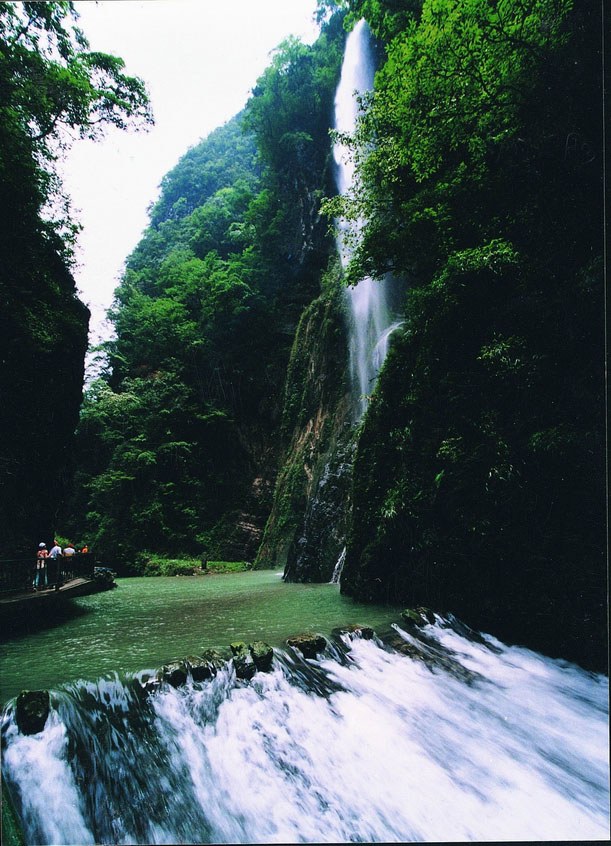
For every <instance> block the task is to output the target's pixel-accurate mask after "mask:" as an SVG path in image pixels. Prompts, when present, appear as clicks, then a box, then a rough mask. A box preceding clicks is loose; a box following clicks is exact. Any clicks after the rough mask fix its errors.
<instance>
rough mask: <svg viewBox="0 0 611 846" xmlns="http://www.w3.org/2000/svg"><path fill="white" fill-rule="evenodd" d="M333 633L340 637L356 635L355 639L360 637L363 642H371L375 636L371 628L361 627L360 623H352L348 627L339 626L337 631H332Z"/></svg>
mask: <svg viewBox="0 0 611 846" xmlns="http://www.w3.org/2000/svg"><path fill="white" fill-rule="evenodd" d="M334 632H337V633H338V634H340V635H344V634H353V635H357V637H361V638H363V640H371V639H372V637H373V636H374V634H375V632H374V630H373V629H372V628H371V626H361V625H360V623H353V624H351V625H349V626H341V627H340V628H338V629H334Z"/></svg>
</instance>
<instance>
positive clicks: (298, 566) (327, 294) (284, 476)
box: [256, 266, 353, 581]
mask: <svg viewBox="0 0 611 846" xmlns="http://www.w3.org/2000/svg"><path fill="white" fill-rule="evenodd" d="M347 348H348V347H347V343H346V328H345V314H344V297H343V293H342V290H341V286H340V282H339V268H338V267H337V266H333V267H332V268H331V269H330V270H329V271H328V273H327V274H326V276H325V279H324V281H323V293H322V294H321V295H320V297H318V298H317V299H316V300H314V301H313V302H312V303H311V304H310V305H309V306H308V308H307V309H306V310H305V311H304V313H303V315H302V318H301V321H300V323H299V327H298V329H297V333H296V336H295V341H294V344H293V349H292V353H291V358H290V362H289V368H288V373H287V382H286V388H285V403H284V413H283V425H282V430H283V434H284V442H285V444H286V447H285V450H284V457H283V460H282V461H281V464H280V466H281V468H282V469H281V471H280V473H279V476H278V479H277V482H276V489H275V493H274V501H273V507H272V511H271V514H270V517H269V519H268V521H267V525H266V528H265V534H264V537H263V542H262V544H261V547H260V549H259V553H258V555H257V560H256V566H257V567H284V569H285V578H286V579H287V580H290V581H329V580H330V579H331V576H332V575H333V570H334V567H335V564H336V563H337V560H338V557H339V555H340V553H341V551H342V548H343V545H344V538H345V531H346V527H347V520H348V515H349V511H350V483H351V468H352V451H353V435H352V424H351V422H350V397H349V390H348V375H347Z"/></svg>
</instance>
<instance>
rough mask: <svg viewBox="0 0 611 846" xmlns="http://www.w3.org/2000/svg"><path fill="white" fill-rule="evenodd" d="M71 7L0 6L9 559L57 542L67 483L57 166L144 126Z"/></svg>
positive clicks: (82, 345)
mask: <svg viewBox="0 0 611 846" xmlns="http://www.w3.org/2000/svg"><path fill="white" fill-rule="evenodd" d="M75 20H76V14H75V12H74V9H73V6H72V3H68V2H47V3H28V2H25V3H0V209H1V214H2V225H1V226H0V255H1V256H2V261H1V262H0V338H1V344H2V352H1V356H0V372H1V376H0V395H1V397H2V402H1V404H0V405H1V408H0V441H1V447H0V474H1V476H2V484H1V485H0V489H1V490H2V502H1V503H0V526H1V532H2V537H3V540H4V544H5V546H6V548H7V549H10V550H11V554H13V555H16V554H18V553H20V552H22V551H25V550H28V551H31V548H32V545H33V544H34V543H35V542H36V541H39V540H40V537H41V535H42V537H44V538H45V539H46V540H47V541H48V540H49V539H50V538H52V537H53V534H52V533H53V529H54V524H55V520H56V517H57V513H58V510H59V507H60V505H61V502H62V500H63V498H64V494H65V492H66V488H67V486H68V484H69V479H70V459H71V444H72V439H73V434H74V429H75V427H76V424H77V420H78V409H79V405H80V402H81V395H82V383H83V367H84V357H85V350H86V347H87V325H88V320H89V313H88V310H87V309H86V308H85V306H84V305H83V304H82V303H81V302H80V301H79V300H78V298H77V296H76V290H75V285H74V280H73V278H72V276H71V273H70V264H71V257H72V247H73V244H74V239H75V236H76V232H77V231H78V227H77V226H76V225H75V223H74V221H72V220H71V219H70V213H69V204H68V200H67V198H66V197H65V196H63V194H62V190H61V183H60V180H59V178H58V176H57V173H56V169H55V163H56V161H57V159H58V157H59V156H60V155H61V153H62V151H63V150H64V149H65V148H66V147H67V146H68V145H69V143H70V141H71V140H72V137H73V135H74V133H75V132H76V133H77V134H78V135H80V136H81V137H88V138H95V137H96V136H97V135H98V134H99V133H100V132H101V131H102V130H103V128H104V126H105V125H108V124H109V123H110V124H113V125H115V126H119V127H124V126H126V125H127V124H128V123H130V124H131V123H142V122H147V121H150V119H151V118H150V113H149V111H148V104H147V99H146V94H145V91H144V87H143V84H142V82H141V81H140V80H138V79H136V78H133V77H128V76H126V75H125V74H124V72H123V62H122V61H121V59H118V58H116V57H114V56H109V55H106V54H104V53H98V52H92V51H90V50H89V48H88V44H87V41H86V39H85V37H84V36H83V34H82V33H81V32H80V30H79V29H78V28H77V27H76V25H75Z"/></svg>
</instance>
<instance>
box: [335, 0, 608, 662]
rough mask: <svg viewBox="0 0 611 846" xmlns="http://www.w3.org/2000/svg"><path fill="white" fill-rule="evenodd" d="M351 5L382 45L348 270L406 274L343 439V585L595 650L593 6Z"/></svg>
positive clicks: (601, 615) (598, 257)
mask: <svg viewBox="0 0 611 846" xmlns="http://www.w3.org/2000/svg"><path fill="white" fill-rule="evenodd" d="M352 5H353V8H354V13H355V14H356V15H362V14H365V15H366V16H368V18H369V20H370V23H371V26H372V28H373V30H374V32H375V33H376V34H377V35H378V36H379V37H380V38H381V39H382V40H383V42H384V44H385V57H384V60H383V62H382V65H381V67H380V70H379V73H378V75H377V78H376V90H375V93H374V95H373V97H372V99H371V101H370V103H369V107H368V110H367V114H366V116H365V118H364V120H363V121H362V124H361V129H360V135H361V137H360V138H359V139H358V141H359V148H360V149H361V150H365V151H366V153H364V154H362V155H361V156H360V165H361V174H362V180H363V182H362V191H361V192H360V193H359V194H358V195H357V196H356V197H354V198H353V209H352V211H353V213H355V210H356V212H357V213H360V214H362V215H363V216H364V217H365V218H366V220H367V221H368V223H367V226H366V227H365V230H364V232H363V238H362V241H361V245H360V249H359V251H358V255H357V257H356V259H355V261H354V266H353V268H352V273H351V275H352V278H358V277H359V276H362V275H363V274H364V273H365V272H369V273H373V274H374V275H381V274H383V273H385V272H387V271H389V270H391V271H392V272H393V273H396V274H403V275H405V276H406V277H407V278H408V279H409V283H410V291H409V295H408V298H407V303H406V307H405V319H406V322H405V327H404V330H403V332H402V333H401V337H400V338H398V339H397V343H396V345H395V347H394V349H393V350H392V351H391V354H390V356H389V360H388V361H387V365H386V367H385V370H384V372H383V374H382V376H381V378H380V382H379V385H378V388H377V390H376V392H375V394H374V396H373V399H372V402H371V406H370V410H369V413H368V415H367V417H366V419H365V421H364V426H363V430H362V433H361V436H360V439H359V444H358V454H357V458H356V463H355V471H354V480H355V481H354V490H353V509H354V510H353V520H352V528H351V533H350V538H349V544H348V552H347V558H346V565H345V569H344V574H343V581H342V589H343V590H344V591H345V592H347V593H350V594H352V595H354V596H357V597H360V598H378V599H380V598H400V599H401V600H402V601H404V602H406V603H413V602H426V603H428V604H431V605H433V606H434V607H445V608H451V609H452V610H453V611H454V612H455V613H456V614H458V615H459V616H462V617H463V618H464V619H467V620H470V621H472V622H473V623H474V624H475V625H477V626H481V627H484V628H489V629H493V630H494V631H496V632H499V633H500V634H502V635H505V636H509V637H515V636H516V635H517V633H518V632H519V637H522V638H526V639H528V640H529V641H530V642H531V643H536V644H538V645H540V646H542V647H544V648H548V649H549V648H552V649H557V648H558V644H559V643H562V648H563V649H564V651H565V654H567V653H571V654H578V653H580V652H583V651H584V642H588V645H587V646H586V647H585V651H588V649H591V654H592V655H594V654H596V655H597V660H599V661H601V662H603V663H604V653H605V645H604V644H605V609H606V590H605V585H606V576H605V572H606V570H605V537H606V534H605V494H604V487H605V481H604V479H605V471H604V394H603V392H604V324H603V321H604V315H603V291H602V243H603V230H602V213H603V193H602V189H603V185H602V155H603V151H602V124H601V120H602V115H601V109H600V103H601V97H602V88H601V84H602V83H601V55H600V34H601V20H600V10H599V9H597V8H595V7H593V6H592V5H591V4H574V5H573V4H572V3H569V2H559V1H558V0H538V2H533V3H521V2H518V1H517V0H506V2H499V3H490V2H485V0H465V2H452V1H451V0H446V2H435V3H433V2H425V3H423V4H422V10H421V11H416V10H414V14H413V17H411V18H410V19H409V20H408V21H406V17H405V15H406V14H407V15H408V17H410V6H411V7H413V6H414V4H408V3H405V4H400V3H384V2H376V0H371V2H369V0H364V2H359V3H355V4H352ZM348 211H350V209H348Z"/></svg>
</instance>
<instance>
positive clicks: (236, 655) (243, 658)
mask: <svg viewBox="0 0 611 846" xmlns="http://www.w3.org/2000/svg"><path fill="white" fill-rule="evenodd" d="M229 647H230V649H231V654H232V655H233V666H234V668H235V674H236V676H237V677H238V678H239V679H245V680H248V679H251V678H252V677H253V676H254V674H255V673H256V672H257V667H256V665H255V662H254V660H253V657H252V655H251V654H250V650H249V649H248V646H247V645H246V644H245V643H244V641H243V640H235V641H234V642H233V643H230V644H229Z"/></svg>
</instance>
